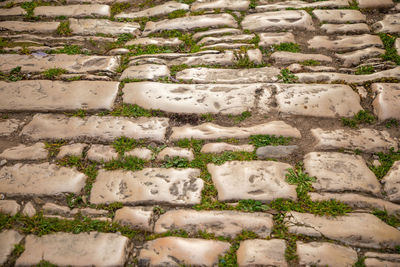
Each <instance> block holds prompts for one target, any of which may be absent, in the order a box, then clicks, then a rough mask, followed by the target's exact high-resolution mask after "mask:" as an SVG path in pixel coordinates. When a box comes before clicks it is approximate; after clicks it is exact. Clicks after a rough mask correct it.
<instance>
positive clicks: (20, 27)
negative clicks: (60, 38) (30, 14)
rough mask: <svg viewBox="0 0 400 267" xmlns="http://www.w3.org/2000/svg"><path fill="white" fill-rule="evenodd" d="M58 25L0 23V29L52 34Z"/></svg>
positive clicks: (53, 23)
mask: <svg viewBox="0 0 400 267" xmlns="http://www.w3.org/2000/svg"><path fill="white" fill-rule="evenodd" d="M59 25H60V22H56V21H54V22H26V21H0V29H4V30H9V31H13V32H34V33H52V32H54V31H55V30H57V28H58V26H59ZM1 61H3V60H1ZM3 62H4V61H3ZM5 62H7V61H5ZM18 63H21V61H19V62H18Z"/></svg>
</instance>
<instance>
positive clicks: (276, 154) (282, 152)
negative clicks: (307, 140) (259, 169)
mask: <svg viewBox="0 0 400 267" xmlns="http://www.w3.org/2000/svg"><path fill="white" fill-rule="evenodd" d="M298 148H299V147H298V146H297V145H291V146H272V145H271V146H263V147H259V148H257V150H256V154H257V157H258V159H270V158H286V157H288V156H290V155H291V154H293V153H294V151H296V150H297V149H298Z"/></svg>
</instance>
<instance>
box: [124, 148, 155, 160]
mask: <svg viewBox="0 0 400 267" xmlns="http://www.w3.org/2000/svg"><path fill="white" fill-rule="evenodd" d="M152 155H153V152H152V151H151V150H150V149H148V148H143V147H139V148H134V149H132V150H130V151H126V152H125V157H137V158H140V159H144V160H151V158H152Z"/></svg>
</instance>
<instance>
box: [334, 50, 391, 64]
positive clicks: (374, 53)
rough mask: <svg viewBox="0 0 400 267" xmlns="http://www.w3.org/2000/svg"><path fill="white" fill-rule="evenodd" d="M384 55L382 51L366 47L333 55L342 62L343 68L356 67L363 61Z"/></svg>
mask: <svg viewBox="0 0 400 267" xmlns="http://www.w3.org/2000/svg"><path fill="white" fill-rule="evenodd" d="M384 53H385V50H384V49H381V48H376V47H368V48H364V49H360V50H357V51H353V52H348V53H342V54H335V56H336V57H337V58H339V59H341V60H342V61H343V67H352V66H358V64H360V63H361V62H362V61H363V60H365V59H369V58H373V57H380V56H381V55H383V54H384Z"/></svg>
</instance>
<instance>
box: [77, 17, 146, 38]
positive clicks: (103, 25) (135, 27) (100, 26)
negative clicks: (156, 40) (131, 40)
mask: <svg viewBox="0 0 400 267" xmlns="http://www.w3.org/2000/svg"><path fill="white" fill-rule="evenodd" d="M69 23H70V24H69V25H70V26H69V27H70V28H71V30H72V32H73V33H74V34H79V35H95V34H97V33H104V34H112V35H118V34H122V33H130V34H132V35H134V36H138V35H140V24H139V23H137V22H124V23H123V22H114V21H110V20H108V19H69Z"/></svg>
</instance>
